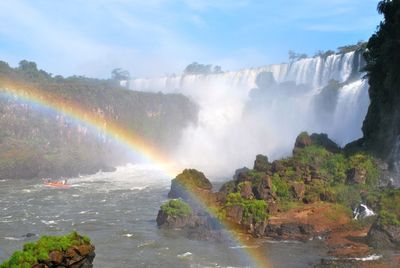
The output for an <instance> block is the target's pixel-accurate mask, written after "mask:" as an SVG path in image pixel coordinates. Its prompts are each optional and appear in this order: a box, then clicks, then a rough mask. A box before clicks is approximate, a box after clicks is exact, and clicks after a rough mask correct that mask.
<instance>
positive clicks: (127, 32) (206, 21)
mask: <svg viewBox="0 0 400 268" xmlns="http://www.w3.org/2000/svg"><path fill="white" fill-rule="evenodd" d="M377 3H378V0H275V1H269V0H203V1H201V0H170V1H169V0H68V1H67V0H66V1H54V0H35V1H30V0H12V1H11V0H10V1H8V0H2V1H0V19H1V23H0V42H1V46H0V56H1V57H0V60H4V61H7V62H9V63H10V64H11V65H12V66H16V65H17V64H18V62H19V61H20V60H21V59H27V60H32V61H35V62H37V64H38V66H39V68H42V69H44V70H46V71H48V72H51V73H53V74H62V75H72V74H80V75H86V76H91V77H103V78H106V77H109V76H110V73H111V70H112V69H113V68H115V67H122V68H125V69H127V70H129V71H130V73H131V75H132V76H133V77H143V76H157V75H163V74H167V73H180V72H181V71H182V70H183V69H184V67H185V66H186V65H188V64H189V63H191V62H193V61H197V62H200V63H211V64H217V65H221V66H222V69H223V70H235V69H239V68H246V67H256V66H262V65H265V64H270V63H280V62H285V61H287V55H288V51H289V50H294V51H296V52H305V53H308V54H313V53H314V52H316V51H317V50H328V49H335V48H337V47H338V46H341V45H346V44H353V43H356V42H357V41H359V40H367V39H368V38H369V36H370V35H371V34H372V33H373V32H374V31H375V30H376V25H377V24H378V23H379V21H380V19H381V17H380V16H379V15H378V14H377V12H376V5H377Z"/></svg>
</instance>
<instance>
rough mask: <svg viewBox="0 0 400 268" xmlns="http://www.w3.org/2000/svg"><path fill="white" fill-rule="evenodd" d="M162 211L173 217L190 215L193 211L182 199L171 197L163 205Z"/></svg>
mask: <svg viewBox="0 0 400 268" xmlns="http://www.w3.org/2000/svg"><path fill="white" fill-rule="evenodd" d="M161 211H163V212H164V213H165V214H166V215H168V216H172V217H184V216H189V215H190V214H191V213H192V209H191V208H190V206H189V205H188V204H187V203H186V202H184V201H182V200H181V199H171V200H169V201H168V202H166V203H164V204H162V205H161Z"/></svg>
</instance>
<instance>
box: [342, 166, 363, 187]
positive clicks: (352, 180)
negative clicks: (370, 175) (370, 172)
mask: <svg viewBox="0 0 400 268" xmlns="http://www.w3.org/2000/svg"><path fill="white" fill-rule="evenodd" d="M366 180H367V172H366V170H364V169H361V168H351V169H349V170H348V171H347V179H346V183H347V184H365V182H366Z"/></svg>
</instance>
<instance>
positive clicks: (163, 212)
mask: <svg viewBox="0 0 400 268" xmlns="http://www.w3.org/2000/svg"><path fill="white" fill-rule="evenodd" d="M195 221H196V218H195V217H194V215H193V212H192V209H191V207H190V206H189V205H188V204H187V203H185V202H184V201H182V200H179V199H172V200H169V201H168V202H166V203H164V204H163V205H161V207H160V210H159V211H158V215H157V219H156V222H157V226H158V227H160V228H171V229H175V228H186V227H189V226H193V225H194V224H195Z"/></svg>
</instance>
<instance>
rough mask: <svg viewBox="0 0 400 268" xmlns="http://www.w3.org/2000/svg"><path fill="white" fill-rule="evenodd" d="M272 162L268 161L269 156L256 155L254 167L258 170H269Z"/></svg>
mask: <svg viewBox="0 0 400 268" xmlns="http://www.w3.org/2000/svg"><path fill="white" fill-rule="evenodd" d="M270 167H271V164H270V163H269V162H268V157H267V156H265V155H262V154H259V155H257V156H256V160H255V161H254V167H253V169H254V170H256V171H258V172H267V171H269V169H270Z"/></svg>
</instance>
